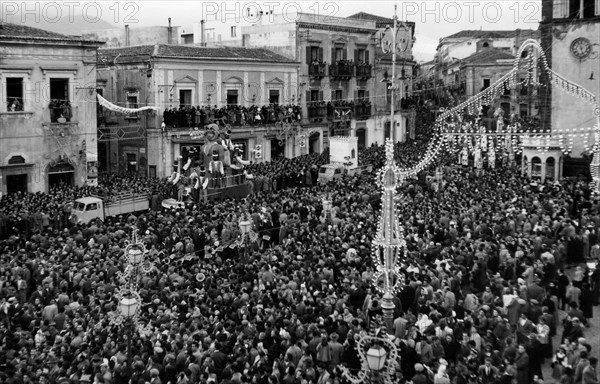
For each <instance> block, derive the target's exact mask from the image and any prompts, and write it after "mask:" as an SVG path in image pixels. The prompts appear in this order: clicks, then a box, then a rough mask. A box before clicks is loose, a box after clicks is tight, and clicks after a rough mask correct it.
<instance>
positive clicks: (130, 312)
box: [119, 295, 139, 319]
mask: <svg viewBox="0 0 600 384" xmlns="http://www.w3.org/2000/svg"><path fill="white" fill-rule="evenodd" d="M138 305H139V303H138V301H137V299H136V298H135V297H134V296H132V295H129V296H127V297H124V298H122V299H121V300H120V301H119V313H120V314H121V316H123V317H124V318H126V319H132V318H133V317H134V316H135V314H136V312H137V310H138Z"/></svg>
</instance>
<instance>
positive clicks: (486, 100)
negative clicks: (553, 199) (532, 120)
mask: <svg viewBox="0 0 600 384" xmlns="http://www.w3.org/2000/svg"><path fill="white" fill-rule="evenodd" d="M524 52H527V53H528V54H527V56H524V55H523V53H524ZM540 63H541V65H538V64H540ZM523 64H524V66H523ZM538 67H541V70H543V71H544V72H545V74H546V78H547V79H548V82H549V83H550V84H541V83H539V82H538V79H537V76H536V73H537V72H536V71H537V68H538ZM524 70H526V71H527V77H526V78H525V80H519V79H518V74H519V72H520V71H524ZM523 82H525V83H526V84H531V85H538V86H540V85H541V86H544V85H545V86H553V87H555V88H558V89H559V90H560V91H563V92H566V93H568V94H570V95H572V96H574V97H577V98H579V99H580V100H582V101H584V102H586V103H588V104H591V105H592V106H594V112H593V114H594V115H595V117H596V125H595V126H594V127H589V128H576V129H563V130H560V129H557V130H554V131H552V132H547V133H542V132H538V131H537V130H531V129H525V128H524V127H522V126H520V125H519V124H514V125H512V126H511V125H510V124H509V125H508V126H507V127H506V130H504V129H503V128H504V127H502V128H501V129H500V131H499V130H498V128H497V130H496V132H489V131H488V130H487V129H486V128H485V127H484V126H482V125H479V123H480V122H476V124H475V125H473V124H467V123H465V122H464V121H463V115H464V114H465V111H467V112H471V113H473V112H474V111H476V110H478V109H480V108H482V107H483V106H484V105H491V104H492V103H493V101H494V100H495V99H497V98H498V97H500V96H501V95H502V93H504V91H505V90H507V89H515V88H516V86H517V85H518V84H519V83H523ZM482 127H483V129H482ZM434 130H435V132H434V137H433V139H432V140H431V141H430V143H429V145H428V147H427V149H426V151H425V153H424V155H423V157H422V160H421V161H420V162H419V163H417V164H416V165H414V166H412V167H409V168H400V167H394V171H395V172H396V174H397V176H398V178H399V180H404V179H406V178H407V177H412V176H416V175H417V174H418V173H419V172H421V171H422V170H423V169H425V168H426V167H427V166H429V165H430V164H431V163H432V162H433V161H434V160H435V159H436V156H437V155H438V154H439V153H440V151H441V150H442V148H443V147H444V146H445V145H446V146H447V145H448V140H449V139H450V138H451V137H452V136H453V135H458V134H462V135H465V134H466V135H480V136H482V137H484V138H485V137H486V136H488V135H490V136H491V135H498V134H502V135H504V136H505V138H504V146H505V148H509V147H510V148H514V147H516V146H517V145H516V144H517V142H516V139H517V138H518V137H524V136H527V137H537V138H546V137H548V135H549V134H551V135H555V134H556V135H557V136H558V137H561V138H563V139H564V142H565V145H564V148H563V150H564V151H565V153H566V152H568V151H570V149H571V148H572V146H573V141H574V137H575V136H578V135H579V136H581V135H582V134H584V135H585V134H590V135H593V136H594V144H593V145H592V146H590V149H591V151H592V152H593V154H594V157H593V160H592V163H591V165H590V172H591V174H592V178H593V183H594V184H595V188H596V191H597V192H600V104H599V101H598V98H597V97H596V96H595V95H594V94H592V93H591V92H590V91H588V90H587V89H585V88H584V87H583V86H581V85H579V84H577V83H574V82H572V81H570V80H567V79H566V78H564V77H563V76H561V75H560V74H558V73H556V72H554V71H553V70H552V69H551V68H550V66H549V65H548V62H547V60H546V55H545V53H544V50H543V49H542V47H541V46H540V44H539V43H538V42H537V41H535V40H533V39H529V40H526V41H525V42H523V44H522V45H521V47H520V48H519V51H518V53H517V55H516V58H515V60H514V64H513V68H512V69H511V70H510V71H509V72H508V73H506V74H505V75H503V76H502V77H501V78H500V79H498V80H497V81H496V82H494V83H493V84H492V85H490V86H489V87H488V88H486V89H485V90H483V91H481V92H479V93H478V94H476V95H474V96H472V97H471V98H469V99H468V100H466V101H464V102H462V103H460V104H458V105H456V106H454V107H452V108H449V109H441V110H440V114H439V116H438V117H437V119H436V121H435V124H434ZM484 140H485V139H484ZM540 150H543V148H540Z"/></svg>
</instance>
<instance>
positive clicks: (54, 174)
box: [48, 163, 75, 189]
mask: <svg viewBox="0 0 600 384" xmlns="http://www.w3.org/2000/svg"><path fill="white" fill-rule="evenodd" d="M74 183H75V169H74V168H73V166H72V165H71V164H69V163H59V164H56V165H54V166H52V167H50V168H48V189H52V188H53V187H58V186H61V185H65V186H72V185H73V184H74Z"/></svg>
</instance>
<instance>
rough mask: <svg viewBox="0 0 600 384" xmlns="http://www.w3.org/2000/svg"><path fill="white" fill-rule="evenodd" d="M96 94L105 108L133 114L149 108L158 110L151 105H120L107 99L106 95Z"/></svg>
mask: <svg viewBox="0 0 600 384" xmlns="http://www.w3.org/2000/svg"><path fill="white" fill-rule="evenodd" d="M96 96H97V97H98V102H99V103H100V105H101V106H103V107H104V108H106V109H109V110H111V111H114V112H119V113H123V114H126V115H131V114H134V113H138V112H143V111H148V110H155V111H158V107H150V106H147V107H141V108H123V107H119V106H118V105H115V104H113V103H111V102H110V101H108V100H106V99H105V98H104V97H102V96H100V95H99V94H96Z"/></svg>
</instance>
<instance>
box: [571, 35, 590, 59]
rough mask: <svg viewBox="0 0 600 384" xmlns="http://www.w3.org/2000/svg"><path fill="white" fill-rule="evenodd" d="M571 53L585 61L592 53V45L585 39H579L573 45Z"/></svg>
mask: <svg viewBox="0 0 600 384" xmlns="http://www.w3.org/2000/svg"><path fill="white" fill-rule="evenodd" d="M571 52H573V55H575V57H577V58H578V59H585V58H586V57H588V56H589V55H590V53H591V52H592V44H591V43H590V41H589V40H588V39H586V38H585V37H579V38H577V39H575V40H573V42H572V43H571Z"/></svg>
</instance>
